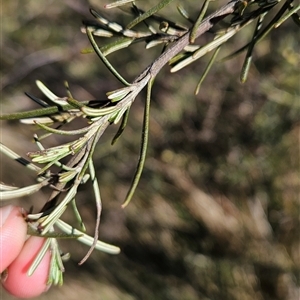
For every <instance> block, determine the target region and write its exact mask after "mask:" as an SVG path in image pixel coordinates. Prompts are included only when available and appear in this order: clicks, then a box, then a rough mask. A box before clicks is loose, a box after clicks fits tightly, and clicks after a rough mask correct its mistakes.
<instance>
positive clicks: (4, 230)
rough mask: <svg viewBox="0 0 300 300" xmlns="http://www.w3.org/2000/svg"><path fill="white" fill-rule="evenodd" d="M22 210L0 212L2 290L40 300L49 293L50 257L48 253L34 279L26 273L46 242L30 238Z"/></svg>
mask: <svg viewBox="0 0 300 300" xmlns="http://www.w3.org/2000/svg"><path fill="white" fill-rule="evenodd" d="M26 232H27V225H26V222H25V221H24V217H23V216H22V212H21V208H19V207H16V206H11V205H9V206H5V207H3V208H0V272H3V271H5V272H4V273H3V275H2V285H3V287H4V288H5V289H6V290H7V291H8V292H9V293H10V294H11V295H13V296H15V297H19V298H33V297H37V296H39V295H40V294H42V293H43V292H45V291H47V290H48V288H49V286H47V277H48V272H49V266H50V259H51V254H50V251H48V252H47V253H46V255H45V256H44V258H43V260H42V262H41V263H40V264H39V266H38V267H37V269H36V270H35V272H34V273H33V275H32V276H30V277H29V276H28V275H27V270H28V268H29V267H30V265H31V263H32V262H33V260H34V259H35V257H36V255H37V253H38V252H39V250H40V248H41V247H42V245H43V243H44V242H45V239H43V238H40V237H29V238H28V239H27V234H26Z"/></svg>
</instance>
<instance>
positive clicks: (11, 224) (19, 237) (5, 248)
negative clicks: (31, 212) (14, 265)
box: [0, 205, 27, 273]
mask: <svg viewBox="0 0 300 300" xmlns="http://www.w3.org/2000/svg"><path fill="white" fill-rule="evenodd" d="M0 220H1V221H0V222H1V225H0V226H1V227H0V273H2V272H3V270H5V269H6V268H7V267H8V266H9V265H10V263H11V262H12V261H13V260H14V259H15V258H16V257H17V256H18V255H19V253H20V251H21V249H22V247H23V245H24V243H25V240H26V233H27V224H26V222H25V220H24V218H23V215H22V213H21V209H20V208H19V207H16V206H11V205H9V206H6V207H3V208H0Z"/></svg>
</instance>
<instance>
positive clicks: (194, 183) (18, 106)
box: [0, 0, 300, 300]
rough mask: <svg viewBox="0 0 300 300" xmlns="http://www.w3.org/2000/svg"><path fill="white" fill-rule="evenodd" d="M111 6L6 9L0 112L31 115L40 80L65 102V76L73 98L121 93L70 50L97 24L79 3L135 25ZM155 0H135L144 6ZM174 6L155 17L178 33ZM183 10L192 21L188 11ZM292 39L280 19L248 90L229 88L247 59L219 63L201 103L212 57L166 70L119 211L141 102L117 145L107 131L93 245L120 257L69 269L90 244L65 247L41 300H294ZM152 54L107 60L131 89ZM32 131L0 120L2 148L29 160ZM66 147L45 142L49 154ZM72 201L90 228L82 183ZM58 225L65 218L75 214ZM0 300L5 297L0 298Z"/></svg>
mask: <svg viewBox="0 0 300 300" xmlns="http://www.w3.org/2000/svg"><path fill="white" fill-rule="evenodd" d="M107 2H108V1H106V0H99V1H90V2H88V1H85V0H61V1H58V0H48V1H35V0H26V1H2V4H1V8H2V10H1V26H2V27H1V34H2V36H1V70H0V73H1V110H2V112H16V111H22V110H26V109H33V108H36V107H37V106H36V105H35V104H33V102H32V101H30V100H29V99H28V98H27V97H26V96H25V95H24V92H28V93H31V94H33V95H35V96H37V97H40V98H43V97H44V96H43V95H42V94H41V93H40V91H39V90H38V89H37V87H36V86H35V80H37V79H38V80H41V81H42V82H44V83H45V85H46V86H48V87H49V88H50V89H51V90H52V91H53V92H54V93H56V94H57V95H59V96H61V97H63V96H65V95H66V92H65V88H64V84H63V83H64V81H65V80H67V81H68V82H69V85H70V89H71V92H72V93H73V96H74V97H75V98H76V99H78V100H90V99H105V93H106V92H108V91H112V90H114V89H117V88H120V87H121V86H120V83H119V82H117V80H116V79H115V78H114V77H113V76H112V75H111V74H110V73H109V72H108V71H107V70H106V68H105V67H104V65H103V64H102V62H101V61H100V60H99V59H98V58H97V57H96V55H95V54H94V53H92V54H85V55H83V54H80V51H81V50H82V49H84V48H88V47H90V45H89V42H88V39H87V37H86V36H85V35H84V34H82V33H81V32H80V26H81V21H82V19H87V18H88V19H93V18H92V17H91V16H90V14H89V7H93V8H95V9H97V10H98V11H99V12H101V14H103V15H104V16H106V17H107V18H108V19H110V20H112V21H116V22H118V23H120V24H126V22H128V21H129V20H130V19H131V17H130V16H129V15H127V14H125V13H124V12H122V11H121V10H118V9H113V10H104V8H103V5H104V4H105V3H107ZM157 2H158V1H141V2H137V4H138V5H139V6H140V7H141V8H150V7H151V6H153V5H154V4H156V3H157ZM179 3H180V1H174V2H173V3H172V4H171V5H169V6H168V8H167V9H164V10H162V11H161V12H160V13H161V14H162V15H164V16H166V17H167V18H169V19H172V20H176V21H178V22H181V23H183V24H186V25H188V24H187V23H186V21H185V20H184V19H183V18H182V17H181V16H180V15H179V14H178V13H177V11H176V6H177V5H178V4H179ZM223 3H225V1H222V2H220V1H218V2H217V3H214V4H213V5H212V9H213V7H220V6H221V4H223ZM181 4H183V5H184V7H185V8H186V9H187V11H188V12H190V13H191V16H192V17H196V14H197V10H198V7H197V4H195V2H193V1H181ZM199 8H200V5H199ZM298 30H299V29H298V28H297V27H296V25H295V24H294V23H293V22H292V21H291V20H288V21H287V22H285V23H284V24H283V25H282V26H280V27H279V28H278V29H276V30H274V31H273V32H272V33H271V34H270V35H269V36H268V37H267V38H266V39H265V40H263V41H262V42H261V43H260V44H259V45H258V46H257V47H256V49H255V53H254V59H253V64H252V66H251V69H250V73H249V77H248V80H247V82H246V83H245V84H241V83H240V82H239V72H240V69H241V66H242V63H243V58H244V56H245V54H244V53H243V54H241V55H239V56H238V57H236V58H235V59H232V60H230V61H227V62H225V63H217V64H215V65H214V67H213V69H212V71H211V72H210V73H209V75H208V77H207V78H206V80H205V82H204V83H203V85H202V88H201V90H200V93H199V94H198V95H197V96H194V93H193V91H194V89H195V87H196V85H197V82H198V80H199V78H200V75H201V74H202V72H203V71H204V69H205V66H206V64H207V62H208V61H209V57H204V58H203V59H201V60H199V61H198V62H196V63H195V64H193V65H191V66H189V67H187V68H185V69H184V70H182V71H180V72H178V73H175V74H170V72H169V68H168V67H165V68H164V69H163V70H162V72H161V73H160V74H159V76H158V77H157V80H156V82H155V85H154V89H153V97H152V98H153V101H152V104H151V105H152V107H151V121H150V122H151V129H150V140H149V149H148V155H147V160H146V165H145V169H144V171H143V175H142V178H141V181H140V183H139V186H138V188H137V191H136V193H135V195H134V198H133V200H132V202H131V203H130V205H129V206H128V207H127V208H126V209H125V210H123V209H122V208H121V204H122V202H123V200H124V197H125V195H126V192H127V190H128V188H129V186H130V182H131V179H132V176H133V174H134V170H135V166H136V163H137V160H138V153H139V142H140V136H141V126H142V116H143V107H144V98H143V96H145V94H141V95H140V96H139V97H138V99H137V100H136V101H135V103H134V105H133V107H132V109H131V113H130V118H129V124H128V126H127V128H126V130H125V132H124V134H123V135H122V137H121V138H120V140H119V141H118V142H117V143H116V144H115V145H114V146H111V145H110V141H111V139H112V137H113V135H114V133H115V132H116V130H117V127H116V126H112V127H111V128H109V130H108V131H107V132H106V133H105V135H104V136H103V138H101V140H100V143H99V145H98V148H97V151H96V153H95V163H96V166H97V175H98V179H99V182H100V187H101V194H102V201H103V213H102V219H101V226H100V239H101V240H103V241H105V242H109V243H112V244H114V245H117V246H119V247H120V248H121V249H122V252H121V254H119V255H117V256H111V255H108V254H103V253H100V252H97V251H94V252H93V254H92V256H91V257H90V258H89V259H88V261H87V262H86V263H85V264H84V265H82V266H78V262H79V261H80V260H81V259H82V257H83V256H84V255H85V253H86V252H87V251H88V248H87V247H86V246H84V245H81V244H80V243H78V242H76V241H67V242H66V241H62V242H61V247H62V249H63V250H64V251H65V252H70V254H71V259H70V261H68V262H67V263H65V267H66V272H65V276H64V285H63V286H62V287H53V288H52V289H51V290H50V291H49V292H48V293H47V294H45V295H43V296H41V297H39V298H38V299H41V300H43V299H70V300H72V299H101V300H116V299H125V300H135V299H145V300H152V299H157V300H165V299H166V300H167V299H174V300H185V299H186V300H196V299H216V300H217V299H223V300H227V299H228V300H231V299H236V300H248V299H249V300H250V299H259V300H263V299H269V300H277V299H278V300H296V299H299V268H300V251H299V246H300V244H299V126H300V124H299V112H300V105H299V86H300V85H299V83H300V74H299V62H300V58H299V39H297V38H296V36H299V35H298V34H299V31H298ZM252 31H253V27H249V28H247V29H246V30H244V31H243V32H242V33H240V34H238V35H236V36H235V37H233V38H232V40H230V41H229V42H228V43H227V46H225V47H223V49H222V50H221V54H220V57H223V56H225V55H226V54H230V53H231V52H232V51H234V50H235V49H238V48H239V47H241V46H243V45H244V44H245V43H246V42H247V41H248V39H249V38H250V36H251V35H252ZM97 41H98V42H99V45H104V44H105V43H107V40H105V39H98V40H97ZM198 42H199V43H200V42H201V40H200V41H198ZM160 51H161V48H160V47H157V48H154V49H151V50H145V49H144V45H142V44H141V45H136V46H132V47H130V48H128V49H126V50H123V51H121V52H118V53H116V54H112V55H110V56H109V59H110V60H111V62H112V63H113V65H114V66H116V68H117V69H118V70H119V71H120V73H121V74H122V75H123V76H124V77H125V78H127V79H128V80H132V79H133V78H134V77H135V76H137V75H138V74H139V73H140V72H141V71H142V70H143V69H144V68H145V67H146V66H147V65H148V64H149V63H150V62H151V61H152V60H153V59H154V58H155V57H157V56H158V55H159V53H160ZM36 131H37V129H36V128H34V127H33V126H24V125H21V124H20V123H18V122H1V141H2V142H3V143H4V144H5V145H7V146H9V147H11V148H12V149H13V150H14V151H15V152H17V153H19V154H20V155H22V156H24V157H26V153H27V152H28V151H34V150H36V146H35V145H34V143H33V142H32V136H33V134H34V132H36ZM38 132H39V131H38ZM64 140H65V137H61V136H58V137H54V138H52V139H50V140H49V144H48V145H56V144H58V143H61V142H63V141H64ZM16 174H17V175H16ZM33 175H34V174H31V173H30V172H29V171H27V170H25V169H24V168H23V167H21V166H19V165H17V164H16V163H15V162H13V161H10V160H8V159H6V158H5V157H3V156H1V177H0V180H1V181H3V182H5V183H7V184H14V185H16V186H24V185H26V184H32V183H33V182H34V176H33ZM48 196H49V195H48V193H47V191H45V192H43V193H42V192H41V193H37V194H35V195H34V196H32V197H31V198H29V197H28V198H24V199H18V200H16V201H15V203H16V204H19V205H22V206H23V207H24V208H26V209H29V208H30V206H31V205H33V206H34V211H38V210H39V209H41V207H42V206H43V205H44V203H45V201H46V200H47V197H48ZM77 203H78V206H79V209H80V212H81V215H82V217H83V219H84V221H85V224H86V226H87V228H88V231H89V233H92V232H93V228H94V227H93V226H94V224H95V204H94V198H93V192H92V187H91V185H90V184H86V185H85V186H82V187H81V189H80V190H79V193H78V197H77ZM64 219H65V220H68V221H70V222H72V212H68V211H67V212H66V214H65V217H64ZM1 299H3V300H6V299H7V300H8V299H14V298H13V297H11V296H9V295H8V294H7V293H6V292H5V291H4V290H3V289H2V290H1Z"/></svg>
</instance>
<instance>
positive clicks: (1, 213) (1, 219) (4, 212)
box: [0, 205, 14, 227]
mask: <svg viewBox="0 0 300 300" xmlns="http://www.w3.org/2000/svg"><path fill="white" fill-rule="evenodd" d="M13 208H14V207H13V206H12V205H7V206H4V207H2V208H0V227H2V226H3V224H4V223H5V221H6V220H7V218H8V216H9V214H10V213H11V211H12V209H13Z"/></svg>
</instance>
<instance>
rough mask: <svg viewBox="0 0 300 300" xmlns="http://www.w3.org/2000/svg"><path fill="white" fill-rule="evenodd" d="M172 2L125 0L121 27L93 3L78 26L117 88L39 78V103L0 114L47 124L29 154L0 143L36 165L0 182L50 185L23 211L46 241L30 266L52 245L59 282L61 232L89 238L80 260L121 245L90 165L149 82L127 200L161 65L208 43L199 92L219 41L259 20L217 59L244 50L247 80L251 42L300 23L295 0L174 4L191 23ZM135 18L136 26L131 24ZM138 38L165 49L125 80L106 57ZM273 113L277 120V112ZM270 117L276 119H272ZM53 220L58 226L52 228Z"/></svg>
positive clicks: (13, 191) (191, 58)
mask: <svg viewBox="0 0 300 300" xmlns="http://www.w3.org/2000/svg"><path fill="white" fill-rule="evenodd" d="M127 2H133V1H116V2H115V3H114V4H111V5H107V6H106V8H112V7H114V6H119V5H121V6H122V5H124V4H126V5H127ZM171 2H172V1H167V0H165V1H160V3H159V4H157V5H155V6H153V7H152V8H150V9H149V10H147V11H143V10H141V9H140V8H139V7H137V5H136V4H135V3H132V4H131V5H127V6H125V7H124V10H125V11H129V12H130V13H131V14H132V15H133V16H134V19H133V21H131V22H130V23H129V24H128V25H127V26H124V27H123V26H121V25H120V24H117V23H115V22H111V21H108V20H107V19H105V18H104V17H102V16H101V14H100V13H99V12H97V11H96V10H94V9H91V10H90V12H91V14H92V15H93V16H94V17H95V20H93V21H91V20H86V21H84V22H83V24H84V25H83V27H82V29H81V30H82V32H83V33H86V35H87V37H88V39H89V41H90V43H91V45H92V47H93V51H94V52H95V53H96V54H97V55H98V57H99V58H100V59H101V60H102V62H103V63H104V65H105V67H106V68H107V69H108V70H109V71H110V72H111V73H112V74H113V75H114V76H115V78H116V79H117V80H118V81H119V82H121V84H122V85H123V87H121V88H119V89H116V90H113V91H110V92H108V93H107V94H106V96H107V97H106V99H105V100H89V101H79V100H77V99H75V98H74V97H73V95H72V93H71V91H70V89H69V86H68V84H67V83H66V84H65V86H66V96H64V97H59V96H57V95H55V94H54V93H53V92H52V91H51V90H49V89H48V88H47V87H46V86H45V85H44V84H43V83H42V82H41V81H37V82H36V83H37V86H38V88H39V89H40V91H41V92H42V93H43V94H44V95H45V97H46V99H38V98H36V97H34V96H31V95H28V96H29V97H30V98H31V99H32V100H33V101H34V102H36V103H38V104H39V105H40V106H41V108H40V109H37V110H33V111H26V112H18V113H12V114H3V115H1V119H2V120H16V119H17V120H20V121H21V123H23V124H30V125H37V126H38V128H40V129H41V130H42V131H44V133H43V135H41V136H38V135H37V134H35V135H34V140H35V143H36V146H37V147H38V151H34V152H28V157H29V158H30V159H31V161H28V160H26V159H24V158H22V157H20V156H19V155H18V154H16V153H15V152H13V151H12V150H11V149H9V148H7V147H6V146H4V145H1V151H2V153H3V154H5V155H7V156H9V157H10V158H12V159H13V160H16V161H18V162H19V163H21V164H22V165H24V166H26V167H27V168H29V169H30V170H31V171H33V172H34V174H36V181H37V183H36V184H34V185H31V186H26V187H20V188H16V187H13V186H9V185H7V184H1V194H0V199H1V201H6V200H9V199H14V198H17V197H21V196H27V195H30V194H32V193H35V192H37V191H39V190H40V189H42V188H45V187H48V188H50V189H51V190H52V193H51V195H50V197H49V199H48V201H47V203H46V204H45V206H44V207H43V208H42V210H41V211H40V212H39V213H30V214H28V215H27V217H26V221H27V222H28V226H29V228H30V230H29V233H30V234H32V235H40V236H45V237H48V239H47V243H45V245H44V248H43V249H42V250H41V252H40V253H39V255H38V256H37V258H36V260H35V261H34V263H33V265H32V266H31V268H30V270H29V273H32V272H34V269H35V268H36V266H37V265H38V264H39V262H40V261H41V259H42V257H43V254H44V253H45V251H46V249H48V248H49V247H50V249H51V250H52V253H53V256H52V265H51V269H50V274H49V282H51V283H54V284H62V272H63V271H64V268H63V263H62V258H61V254H60V253H61V252H60V250H59V246H58V243H57V239H58V238H74V239H77V240H79V241H81V242H83V243H86V244H88V245H89V246H90V250H89V251H88V253H87V255H86V256H85V257H84V258H83V259H82V261H81V262H80V263H83V262H84V261H85V260H86V259H87V258H88V257H89V255H90V254H91V251H92V250H93V249H99V250H101V251H104V252H107V253H111V254H117V253H119V252H120V249H119V248H118V247H115V246H112V245H108V244H105V243H103V242H100V241H98V228H99V224H100V215H101V210H102V201H101V196H100V189H99V185H98V179H97V175H96V172H95V167H94V158H93V157H94V154H95V148H96V145H97V144H98V142H99V140H100V139H101V137H102V136H103V133H104V132H105V131H106V130H107V129H108V128H109V126H110V125H112V124H118V123H120V122H121V125H120V127H119V130H118V132H117V133H116V135H115V137H114V138H113V139H112V143H115V142H116V141H117V139H118V138H119V137H120V136H121V135H122V133H123V131H124V129H125V127H126V124H127V120H128V119H129V118H130V117H131V116H130V113H129V112H130V109H131V107H132V105H133V103H134V102H135V100H136V98H137V96H138V95H140V94H141V92H142V90H143V89H144V88H145V87H147V95H146V101H145V108H144V114H143V126H142V127H143V128H142V136H141V143H140V144H141V147H140V154H139V162H138V165H137V167H136V171H135V173H134V176H133V179H132V184H131V187H130V189H129V191H128V193H127V196H126V198H125V200H124V204H123V207H125V206H127V205H128V203H129V202H130V200H131V198H132V197H133V194H134V192H135V190H136V188H137V185H138V182H139V180H140V177H141V174H142V170H143V167H144V163H145V160H146V151H147V146H148V133H149V120H150V100H151V96H152V86H153V83H154V80H155V78H156V76H157V75H158V74H159V72H160V71H161V69H162V68H163V67H164V66H165V65H167V64H169V65H170V66H171V72H172V73H174V72H177V71H179V70H181V69H183V68H185V67H187V66H188V65H190V64H192V63H195V62H196V61H197V60H198V59H200V58H201V57H203V56H204V55H206V54H208V53H209V52H212V51H213V54H212V56H211V58H210V61H209V63H208V64H207V67H206V68H205V70H204V72H203V75H202V76H201V78H200V80H199V83H198V85H197V86H196V93H198V92H199V90H200V87H201V85H202V84H203V81H204V79H205V78H206V76H207V74H208V72H209V70H210V69H211V67H212V66H213V65H214V63H215V62H216V60H217V56H218V54H219V51H220V49H221V48H222V47H223V45H227V44H228V43H229V40H230V39H231V38H232V37H233V36H235V35H236V34H237V33H238V32H240V31H242V30H244V29H245V28H246V27H248V26H249V25H250V24H252V23H254V22H256V25H255V26H254V31H253V35H252V38H251V39H250V40H249V41H248V42H247V43H246V45H245V46H243V47H241V48H240V49H238V50H236V51H234V53H232V54H230V55H228V56H227V57H225V58H223V59H222V61H225V60H228V59H230V58H233V57H235V56H236V55H238V54H240V53H242V52H244V51H245V52H246V55H245V60H244V63H243V65H242V70H241V75H240V80H241V82H243V83H244V82H245V81H246V79H247V76H248V72H249V69H250V64H251V61H252V55H253V50H254V49H255V47H256V45H257V44H258V43H259V42H261V41H262V40H263V38H264V37H266V36H267V34H269V33H270V32H271V30H273V29H276V28H277V27H278V26H280V25H281V24H282V23H283V22H285V21H286V20H287V19H291V20H293V21H294V22H295V24H296V26H299V16H298V14H297V11H298V10H299V9H300V5H298V6H296V7H294V6H293V1H291V0H287V1H281V2H280V1H264V0H253V1H242V0H233V1H230V2H229V3H227V4H225V5H224V6H221V7H220V8H219V9H217V10H215V11H214V12H212V13H211V14H207V9H208V8H209V4H210V1H209V0H207V1H205V2H204V4H203V7H202V9H201V10H200V12H199V14H198V17H197V18H196V20H193V19H192V17H190V16H189V15H188V13H187V12H186V11H185V9H184V8H183V7H179V8H178V11H179V12H180V14H181V15H182V16H184V17H185V18H186V19H187V21H188V22H190V23H191V26H190V28H187V27H186V26H183V25H179V24H177V23H176V22H173V21H170V20H168V19H166V18H164V17H161V16H159V15H157V13H158V12H159V11H160V10H161V9H163V8H164V7H166V6H167V5H168V4H170V3H171ZM269 15H271V17H269ZM141 23H142V24H143V25H145V26H144V28H146V29H145V31H141V30H140V29H139V28H140V27H141V25H142V24H141ZM138 25H139V26H140V27H139V28H138V29H136V28H137V26H138ZM208 32H213V34H212V36H210V38H209V39H208V40H207V43H206V44H205V45H202V44H197V38H199V37H200V36H203V35H204V34H206V33H208ZM96 36H100V37H107V38H109V39H110V40H111V42H109V43H108V44H106V45H104V46H101V47H99V45H98V43H97V42H96V40H95V37H96ZM137 43H145V45H146V49H149V48H152V47H159V46H162V52H161V54H160V55H159V56H158V57H157V58H156V59H154V60H153V61H152V63H151V64H150V65H149V66H147V67H146V68H145V69H144V71H142V72H141V73H140V74H139V75H137V76H136V77H135V79H134V80H133V81H132V82H131V83H130V82H129V81H127V80H126V79H124V78H123V76H122V75H121V74H120V72H119V71H117V70H116V69H115V67H114V66H113V65H112V64H111V62H110V61H109V59H108V58H107V57H108V56H109V55H110V54H112V53H114V52H117V51H119V50H121V49H126V48H128V47H130V46H132V45H134V44H137ZM146 51H147V50H145V52H146ZM83 52H85V53H86V52H91V51H89V50H88V51H83ZM143 55H144V53H143ZM274 118H276V116H274ZM78 119H83V120H84V121H85V125H84V126H83V127H82V128H80V129H75V130H65V129H64V126H66V125H67V124H70V123H72V122H73V121H74V120H78ZM255 121H256V123H255V124H256V126H258V127H263V126H268V124H267V123H263V125H261V121H260V119H259V116H257V120H255ZM275 121H278V122H279V120H278V117H277V119H276V120H275ZM270 122H271V121H270ZM272 124H273V125H274V123H272ZM263 131H264V130H261V131H260V132H262V134H263ZM267 131H269V130H267ZM52 134H56V135H65V136H71V137H72V138H73V136H79V137H75V138H74V139H73V140H72V141H68V142H65V143H60V144H59V145H57V146H52V147H50V146H49V147H48V146H45V145H44V144H45V143H44V140H45V139H46V138H48V137H49V136H51V135H52ZM249 160H251V157H249ZM40 165H41V166H40ZM244 165H247V161H246V162H244V163H243V164H241V165H239V167H238V169H239V170H240V169H242V168H244ZM245 168H247V167H245ZM222 171H223V170H221V172H222ZM224 172H229V173H231V170H224ZM232 173H233V175H232V176H228V180H229V184H236V183H237V182H239V181H240V179H241V178H240V176H239V174H238V172H232ZM88 181H90V182H92V185H93V191H94V198H95V206H96V211H97V216H96V220H97V221H96V224H95V233H94V237H93V238H91V237H90V236H88V235H86V234H85V233H84V228H85V226H84V222H83V220H82V217H81V214H80V210H79V209H77V205H76V195H77V193H78V189H79V187H80V186H81V185H83V184H85V183H86V182H88ZM68 207H70V208H72V209H73V211H74V216H75V218H76V220H77V221H78V226H79V227H80V228H81V230H78V229H75V228H73V227H72V226H70V225H69V224H67V223H65V222H64V221H62V220H61V217H62V215H63V213H64V212H65V210H66V209H67V208H68ZM57 228H58V229H59V230H61V231H62V232H63V234H62V233H61V232H59V231H57Z"/></svg>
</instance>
